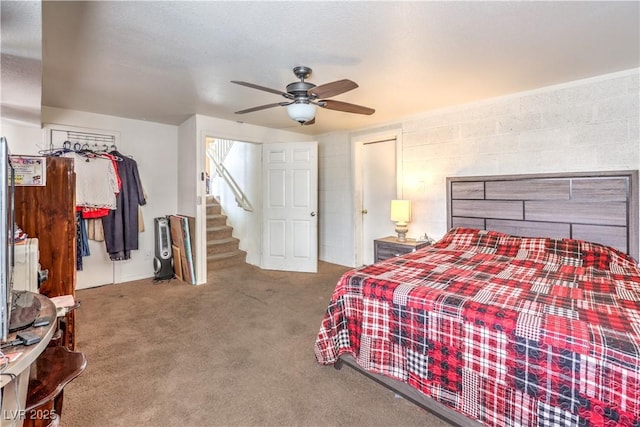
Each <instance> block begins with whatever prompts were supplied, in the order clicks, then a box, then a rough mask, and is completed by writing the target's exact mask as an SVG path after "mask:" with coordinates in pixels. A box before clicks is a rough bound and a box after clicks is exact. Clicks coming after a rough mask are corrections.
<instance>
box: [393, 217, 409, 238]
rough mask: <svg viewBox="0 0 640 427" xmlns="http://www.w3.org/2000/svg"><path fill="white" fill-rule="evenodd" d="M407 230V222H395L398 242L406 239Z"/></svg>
mask: <svg viewBox="0 0 640 427" xmlns="http://www.w3.org/2000/svg"><path fill="white" fill-rule="evenodd" d="M407 231H409V227H407V224H403V223H400V222H399V223H397V224H396V233H398V242H406V241H407Z"/></svg>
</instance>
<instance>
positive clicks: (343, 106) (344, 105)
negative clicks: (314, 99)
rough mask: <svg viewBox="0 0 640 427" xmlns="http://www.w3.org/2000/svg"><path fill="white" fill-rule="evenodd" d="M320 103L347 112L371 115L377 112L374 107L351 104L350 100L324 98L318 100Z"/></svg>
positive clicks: (324, 106)
mask: <svg viewBox="0 0 640 427" xmlns="http://www.w3.org/2000/svg"><path fill="white" fill-rule="evenodd" d="M318 105H320V106H321V107H323V108H326V109H328V110H336V111H344V112H346V113H356V114H367V115H371V114H373V113H375V112H376V110H374V109H373V108H369V107H364V106H362V105H356V104H349V103H348V102H342V101H334V100H332V99H323V100H322V101H318Z"/></svg>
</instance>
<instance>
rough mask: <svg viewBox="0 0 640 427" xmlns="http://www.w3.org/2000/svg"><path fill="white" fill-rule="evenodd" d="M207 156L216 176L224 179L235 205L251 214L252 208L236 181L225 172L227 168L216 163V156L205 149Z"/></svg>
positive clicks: (208, 149)
mask: <svg viewBox="0 0 640 427" xmlns="http://www.w3.org/2000/svg"><path fill="white" fill-rule="evenodd" d="M207 156H208V157H209V160H211V162H212V163H213V165H214V166H215V169H216V172H217V174H218V175H219V176H220V177H221V178H222V179H224V181H225V182H226V183H227V185H228V186H229V189H230V190H231V192H232V193H233V197H234V198H235V199H236V203H237V204H238V206H239V207H241V208H242V209H244V210H245V211H247V212H253V206H252V205H251V202H250V201H249V199H248V198H247V195H246V194H244V192H243V191H242V189H241V188H240V186H239V185H238V183H237V182H236V180H235V179H233V176H231V173H230V172H229V171H228V170H227V168H225V167H224V165H223V164H222V163H218V161H217V160H216V156H215V155H214V153H212V152H211V149H210V148H207ZM225 157H226V155H225Z"/></svg>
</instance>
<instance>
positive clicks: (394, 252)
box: [374, 237, 429, 262]
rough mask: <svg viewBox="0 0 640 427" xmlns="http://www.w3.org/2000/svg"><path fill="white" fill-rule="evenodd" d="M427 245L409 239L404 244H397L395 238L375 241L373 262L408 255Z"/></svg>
mask: <svg viewBox="0 0 640 427" xmlns="http://www.w3.org/2000/svg"><path fill="white" fill-rule="evenodd" d="M428 244H429V243H427V242H416V241H415V240H411V239H407V241H405V242H399V241H398V240H397V239H396V238H395V237H385V238H382V239H376V240H375V241H374V262H380V261H383V260H385V259H389V258H393V257H397V256H400V255H404V254H408V253H410V252H414V251H416V250H418V249H420V248H423V247H425V246H427V245H428Z"/></svg>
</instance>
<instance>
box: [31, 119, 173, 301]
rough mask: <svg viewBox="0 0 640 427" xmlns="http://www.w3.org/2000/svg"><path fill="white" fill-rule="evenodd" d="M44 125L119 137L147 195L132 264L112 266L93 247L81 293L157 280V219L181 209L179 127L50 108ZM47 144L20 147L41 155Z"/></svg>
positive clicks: (97, 244) (96, 246)
mask: <svg viewBox="0 0 640 427" xmlns="http://www.w3.org/2000/svg"><path fill="white" fill-rule="evenodd" d="M42 122H43V123H44V124H59V125H66V126H76V127H82V128H90V129H100V130H107V131H116V132H119V133H120V141H119V142H118V150H119V151H120V152H121V153H122V154H124V155H129V156H132V157H133V159H134V160H135V161H136V162H137V164H138V171H139V173H140V179H141V180H142V184H143V186H144V189H145V192H146V194H147V204H146V205H145V206H143V207H142V212H143V218H144V227H145V231H144V232H142V233H140V235H139V248H140V249H139V250H137V251H132V253H131V259H129V260H126V261H115V262H112V261H111V260H110V259H109V257H108V255H107V252H106V249H105V246H104V243H102V242H93V241H92V242H90V250H91V255H90V256H89V257H85V258H84V259H83V261H84V268H83V270H82V271H79V272H78V280H77V288H78V289H83V288H87V287H92V286H98V285H104V284H109V283H121V282H127V281H130V280H137V279H141V278H146V277H153V256H154V254H155V250H154V230H153V219H154V218H156V217H160V216H165V215H168V214H171V213H174V212H176V209H177V199H176V198H177V183H176V176H177V162H176V158H177V140H178V135H177V127H176V126H169V125H164V124H159V123H152V122H145V121H140V120H131V119H125V118H121V117H114V116H106V115H101V114H93V113H86V112H81V111H71V110H64V109H59V108H51V107H43V109H42ZM42 144H43V140H42V137H41V138H40V140H39V141H33V140H30V141H26V140H25V141H21V148H22V150H20V151H21V152H22V153H24V154H37V153H38V150H40V149H41V148H46V147H44V146H43V145H42Z"/></svg>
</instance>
